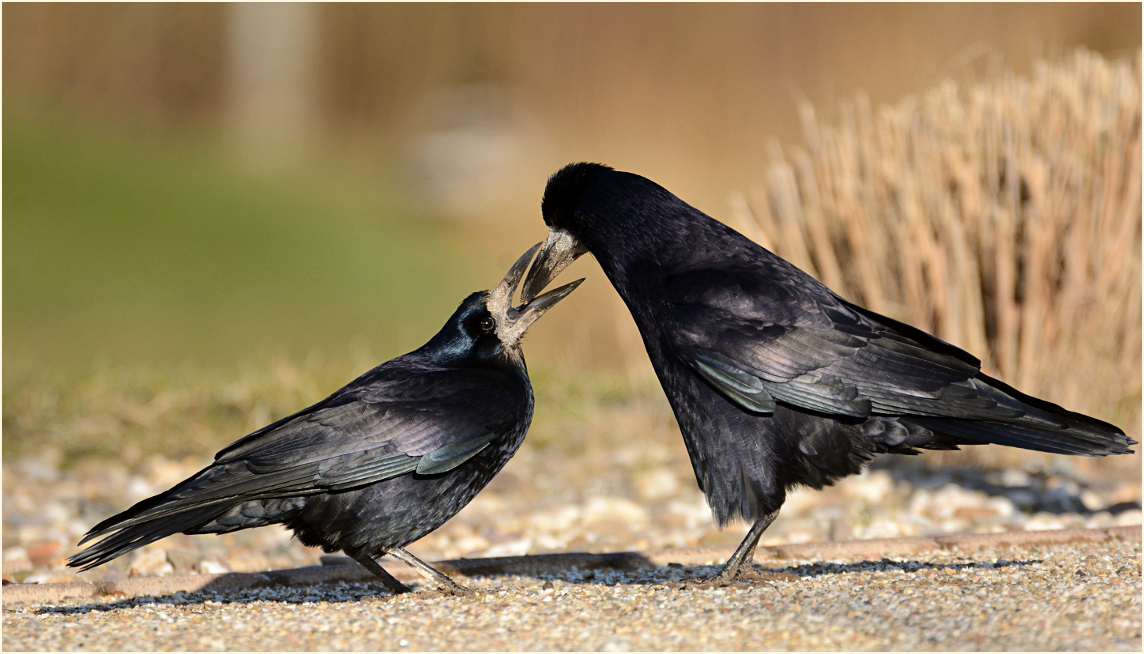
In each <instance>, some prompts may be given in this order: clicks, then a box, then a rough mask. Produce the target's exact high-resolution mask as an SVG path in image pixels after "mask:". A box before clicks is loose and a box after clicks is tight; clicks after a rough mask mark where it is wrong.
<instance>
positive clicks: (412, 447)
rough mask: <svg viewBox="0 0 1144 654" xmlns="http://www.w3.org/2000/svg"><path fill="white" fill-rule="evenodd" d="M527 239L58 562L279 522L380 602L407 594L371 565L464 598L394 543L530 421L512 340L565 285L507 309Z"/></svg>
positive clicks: (433, 523)
mask: <svg viewBox="0 0 1144 654" xmlns="http://www.w3.org/2000/svg"><path fill="white" fill-rule="evenodd" d="M539 247H540V244H539V243H537V244H536V245H535V246H533V247H532V248H531V249H530V250H529V251H528V252H526V253H525V254H524V255H523V256H522V257H521V258H520V259H519V260H518V261H517V262H516V264H515V265H513V267H512V269H510V270H509V272H508V274H507V275H506V276H505V278H504V280H503V281H501V283H500V285H499V286H497V288H496V289H495V290H493V291H491V292H490V291H481V292H477V293H473V294H472V295H470V296H469V297H467V298H466V299H465V300H464V301H463V302H462V303H461V305H460V307H458V308H457V310H456V312H455V313H454V314H453V315H452V317H450V318H449V321H448V322H447V323H445V326H444V328H442V329H441V331H440V332H438V333H437V335H436V336H434V337H433V338H432V339H430V340H429V342H428V343H426V344H425V345H423V346H422V347H420V348H419V349H417V350H414V351H413V352H410V353H409V354H405V355H403V356H399V357H397V358H396V359H393V360H391V361H388V362H386V363H383V364H382V365H380V366H378V367H376V368H374V369H373V370H370V371H369V372H367V373H365V374H364V375H362V376H361V377H358V378H357V379H356V380H354V381H353V382H350V383H349V384H348V385H347V386H345V387H344V388H342V389H341V390H339V391H337V392H336V393H334V394H333V395H331V396H329V397H327V398H326V399H324V400H322V401H321V402H318V403H317V404H315V405H313V406H311V407H309V408H307V409H303V410H302V411H299V412H298V413H295V414H294V415H291V416H287V417H285V418H282V419H281V420H279V421H277V422H275V423H273V424H270V425H267V426H266V427H263V428H262V429H259V430H258V431H256V432H254V433H252V434H250V435H248V436H246V437H244V438H241V439H239V440H238V441H235V442H234V443H232V444H230V445H229V446H227V447H226V448H224V449H223V450H222V451H221V452H219V453H218V454H216V455H215V460H214V463H212V464H210V465H209V466H207V467H206V468H204V469H203V470H201V471H199V472H198V473H196V474H195V475H193V476H192V477H190V478H189V479H187V480H185V481H183V482H182V483H180V484H178V485H176V486H175V487H174V488H172V489H170V490H168V491H166V492H165V493H160V494H159V495H156V496H155V497H152V498H149V499H146V500H143V501H142V502H139V503H138V504H136V505H135V506H133V507H131V508H130V509H128V510H126V511H124V512H123V513H120V514H119V515H116V516H113V517H111V518H108V519H107V520H104V521H103V522H101V523H99V524H98V525H96V526H95V527H94V528H92V530H91V531H89V532H88V533H87V535H86V536H84V538H83V540H82V541H80V545H82V544H83V543H85V542H87V541H89V540H91V539H92V538H96V537H99V536H104V538H103V540H100V541H99V542H98V543H96V544H94V545H91V546H90V547H88V548H87V549H85V550H83V551H82V552H79V553H78V554H76V555H74V556H72V557H71V559H70V560H69V562H68V565H69V566H71V567H78V568H82V569H84V570H87V569H89V568H92V567H95V566H97V565H100V564H103V563H106V562H107V561H110V560H111V559H114V558H116V557H118V556H121V555H123V554H126V553H127V552H130V551H132V550H135V549H137V548H139V547H143V546H144V545H147V544H148V543H152V542H154V541H156V540H159V539H160V538H165V537H166V536H170V535H172V534H176V533H184V534H208V533H216V534H224V533H227V532H231V531H237V530H239V529H249V528H251V527H261V526H264V525H271V524H282V525H285V526H286V527H287V528H289V529H292V530H293V531H294V534H295V536H297V538H298V539H299V540H300V541H301V542H302V543H304V544H306V545H309V546H318V547H321V548H322V549H323V550H324V551H326V552H333V551H336V550H342V551H344V552H345V553H346V554H348V555H350V556H351V557H353V558H354V559H355V560H356V561H357V562H358V563H360V564H362V565H363V566H365V567H366V568H367V569H368V570H370V571H371V572H373V573H374V574H375V575H377V576H378V577H379V578H380V579H381V581H382V582H383V583H384V584H385V585H386V586H387V587H388V588H389V589H390V590H391V591H393V592H394V593H402V592H407V591H408V590H409V588H407V587H406V586H405V585H403V584H402V583H401V582H399V581H398V580H397V579H395V578H393V577H392V576H391V575H390V574H389V573H387V572H386V571H385V570H384V569H383V568H382V567H381V566H380V565H379V564H378V563H377V561H376V560H375V557H380V556H382V555H384V554H387V553H388V554H392V555H393V556H395V557H396V558H398V559H400V560H402V561H404V562H406V563H408V564H409V565H411V566H413V567H414V568H416V569H417V570H418V571H419V572H421V573H422V574H423V575H425V576H426V577H428V578H430V579H432V580H434V581H435V582H436V583H437V584H438V585H439V586H441V588H442V589H443V590H446V591H448V592H453V593H464V592H467V589H465V588H464V587H462V586H460V585H458V584H457V583H456V582H454V581H453V580H451V579H449V577H447V576H445V575H443V574H442V573H440V572H438V571H437V570H434V569H433V568H432V567H430V566H429V565H428V564H426V563H424V562H422V561H421V560H420V559H417V558H416V557H414V556H413V555H412V554H410V553H409V552H408V551H406V550H405V549H404V548H405V546H406V545H408V544H409V543H412V542H413V541H415V540H417V539H419V538H421V537H422V536H424V535H426V534H428V533H429V532H431V531H433V530H434V529H436V528H438V527H440V526H441V525H442V524H444V522H445V521H446V520H448V519H449V518H451V517H453V515H455V514H456V513H457V512H458V511H460V510H461V509H462V508H463V507H464V506H465V505H466V504H468V503H469V501H470V500H472V499H473V497H474V496H475V495H476V494H477V492H479V491H480V490H481V489H482V488H484V487H485V485H486V484H488V483H489V481H490V480H491V479H492V478H493V477H494V476H495V475H496V474H497V473H498V472H500V470H501V468H502V467H504V465H505V463H507V462H508V460H509V458H511V457H512V455H513V454H515V453H516V450H517V448H519V447H520V444H521V442H522V441H523V440H524V435H525V433H526V432H527V431H528V426H529V424H530V423H531V422H532V404H533V397H532V385H531V384H530V383H529V379H528V370H527V369H526V367H525V363H524V356H523V353H522V352H521V348H520V341H521V338H522V337H523V336H524V332H525V330H527V329H528V327H529V325H531V324H532V323H533V322H535V321H536V320H537V319H538V318H540V316H541V315H543V314H544V312H546V311H548V310H549V309H551V308H552V306H553V305H555V304H556V303H557V302H559V301H560V300H561V299H563V298H564V297H565V296H567V295H568V294H569V293H571V292H572V291H573V290H574V289H575V288H576V287H577V286H579V284H580V282H582V281H584V280H582V279H581V280H578V281H575V282H573V283H571V284H568V285H566V286H562V287H560V288H559V289H556V290H554V291H551V292H549V293H545V294H544V295H542V296H540V297H537V298H535V299H533V300H532V301H531V302H529V303H527V305H525V306H521V307H519V308H517V307H513V306H512V296H513V294H514V293H515V292H516V288H517V286H518V284H519V283H520V279H521V277H523V275H524V270H525V268H526V267H527V266H528V262H529V261H530V260H531V259H532V256H533V254H535V253H536V250H537V248H539Z"/></svg>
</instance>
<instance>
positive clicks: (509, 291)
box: [486, 243, 584, 343]
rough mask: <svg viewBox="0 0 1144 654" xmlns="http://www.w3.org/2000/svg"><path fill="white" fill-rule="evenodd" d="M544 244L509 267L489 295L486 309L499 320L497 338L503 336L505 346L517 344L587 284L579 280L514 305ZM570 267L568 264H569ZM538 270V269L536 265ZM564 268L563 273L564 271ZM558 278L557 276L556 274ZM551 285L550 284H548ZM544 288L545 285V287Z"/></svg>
mask: <svg viewBox="0 0 1144 654" xmlns="http://www.w3.org/2000/svg"><path fill="white" fill-rule="evenodd" d="M540 245H541V244H540V243H537V244H536V245H534V246H532V247H531V248H529V249H528V251H527V252H525V253H524V254H522V255H521V256H520V258H519V259H517V260H516V263H514V264H513V265H512V268H509V271H508V273H507V274H505V276H504V279H502V280H501V283H500V284H497V287H496V288H494V289H493V290H492V291H491V292H490V293H489V299H488V303H487V304H486V306H487V307H488V310H489V312H490V313H492V314H493V316H494V317H496V318H497V336H499V337H500V339H501V341H502V342H504V343H516V342H518V341H519V340H520V338H521V337H522V336H524V332H525V331H527V330H528V328H529V326H530V325H532V323H534V322H536V321H537V320H539V319H540V317H541V316H543V315H544V314H545V312H547V311H548V310H549V309H551V308H552V307H554V306H555V305H556V303H557V302H559V301H560V300H563V299H564V298H565V297H567V296H568V294H569V293H571V292H572V291H574V290H576V287H577V286H579V285H580V283H581V282H583V281H584V280H583V279H577V280H576V281H574V282H572V283H571V284H565V285H564V286H561V287H559V288H555V289H552V290H551V291H548V292H547V293H545V294H543V295H541V296H539V297H533V298H530V301H523V296H522V304H521V306H519V307H514V306H513V305H512V296H513V295H515V294H516V289H517V287H518V286H519V285H520V280H521V278H522V277H523V276H524V271H525V269H526V268H527V267H528V262H529V261H531V260H532V255H534V254H536V250H537V249H539V248H540ZM565 265H567V264H565ZM533 267H534V268H535V266H533ZM563 268H564V266H561V267H560V268H559V269H558V271H557V272H559V270H563ZM553 276H555V275H553ZM545 284H547V282H545ZM543 287H544V286H543V285H541V288H543Z"/></svg>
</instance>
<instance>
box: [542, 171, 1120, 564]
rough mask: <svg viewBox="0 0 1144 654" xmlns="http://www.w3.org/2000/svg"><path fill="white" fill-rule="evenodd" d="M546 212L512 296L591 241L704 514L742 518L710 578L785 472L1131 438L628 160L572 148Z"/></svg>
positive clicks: (802, 476) (782, 488)
mask: <svg viewBox="0 0 1144 654" xmlns="http://www.w3.org/2000/svg"><path fill="white" fill-rule="evenodd" d="M541 211H542V213H543V217H544V222H545V224H547V225H548V228H549V231H548V238H547V241H546V242H545V245H544V250H543V251H542V252H541V254H540V256H538V257H537V259H536V261H534V262H533V264H532V268H531V269H530V270H529V273H528V278H527V279H526V281H525V283H524V288H523V291H522V294H521V297H522V298H523V300H524V301H526V302H527V301H528V300H529V299H530V298H532V297H534V296H535V295H536V294H537V293H538V292H539V291H540V290H541V289H543V288H544V287H545V286H546V285H547V284H548V282H549V281H551V280H552V279H553V278H554V277H555V276H556V275H557V274H559V273H560V271H561V270H563V269H564V268H565V267H566V266H567V265H568V264H570V263H571V262H572V261H573V260H575V259H576V258H577V257H579V256H581V255H583V254H584V253H586V252H591V253H592V254H593V255H594V256H595V258H596V261H597V262H598V263H599V264H600V267H601V268H603V270H604V273H605V274H606V275H607V276H608V279H609V280H611V282H612V285H613V286H615V288H616V291H617V292H618V293H619V294H620V297H622V298H623V300H624V302H625V303H626V304H627V306H628V309H629V310H630V311H631V314H632V317H633V318H634V319H635V322H636V325H637V326H638V327H639V330H640V334H641V335H642V336H643V341H644V345H645V347H646V348H647V351H648V355H649V356H650V357H651V362H652V365H653V366H654V368H655V371H656V374H657V375H658V377H659V381H660V384H661V385H662V386H663V390H664V392H665V393H666V395H667V399H668V401H669V402H670V404H671V408H672V410H673V411H674V412H675V417H676V419H677V421H678V422H679V427H680V430H681V431H682V433H683V439H684V442H685V443H686V444H687V451H688V454H689V455H690V457H691V465H692V467H693V468H694V470H695V477H696V480H697V481H698V482H699V488H700V489H701V490H702V491H703V493H704V494H705V495H706V497H707V502H708V504H709V505H710V506H711V509H712V512H713V514H714V518H715V521H716V523H717V524H719V526H723V525H724V524H726V523H727V522H729V521H732V520H736V519H740V518H741V519H745V520H747V521H749V522H751V523H752V527H751V529H750V532H749V533H748V534H747V537H746V538H745V539H744V540H743V542H742V544H741V545H740V546H739V548H738V549H737V550H736V552H735V554H734V555H733V556H732V557H731V559H730V560H728V561H727V564H726V565H725V566H724V567H723V569H722V570H721V571H720V572H719V573H718V574H717V575H715V576H714V577H712V578H711V579H710V580H709V581H710V582H714V583H719V584H725V583H729V582H731V581H733V580H735V579H737V578H739V577H741V576H746V575H748V574H750V572H749V571H750V570H751V559H752V557H753V555H754V550H755V546H756V545H757V544H758V541H759V537H760V536H761V535H762V533H763V530H765V529H766V528H767V526H768V525H770V524H771V522H772V521H773V520H774V519H775V517H776V516H777V515H778V511H779V508H780V507H781V506H782V504H783V501H784V500H785V498H786V493H787V491H788V490H789V489H791V488H793V487H797V486H800V485H801V486H809V487H811V488H816V489H818V488H822V487H823V486H827V485H830V484H832V483H833V482H835V481H836V480H838V479H840V478H842V477H845V476H847V475H852V474H856V473H858V472H860V471H861V469H862V467H863V465H865V464H866V463H867V462H868V461H870V460H871V458H873V456H874V455H875V454H878V453H882V452H890V453H894V454H918V450H919V449H939V450H940V449H957V447H958V446H959V445H976V444H982V443H995V444H998V445H1008V446H1011V447H1019V448H1024V449H1029V450H1039V451H1042V452H1055V453H1059V454H1079V455H1084V456H1104V455H1108V454H1125V453H1130V452H1131V451H1132V450H1129V449H1128V446H1129V445H1133V444H1135V441H1132V440H1130V439H1128V438H1127V437H1126V436H1125V435H1124V432H1122V431H1121V430H1120V429H1117V428H1116V427H1114V426H1113V425H1110V424H1108V423H1105V422H1101V421H1099V420H1095V419H1093V418H1090V417H1088V416H1084V415H1081V414H1079V413H1073V412H1070V411H1066V410H1064V409H1062V408H1061V407H1059V406H1057V405H1055V404H1052V403H1050V402H1046V401H1044V400H1040V399H1037V398H1035V397H1030V396H1028V395H1025V394H1023V393H1021V392H1019V391H1017V390H1015V389H1014V388H1012V387H1010V386H1008V385H1006V384H1004V383H1002V382H1000V381H998V380H996V379H993V378H991V377H989V376H988V375H985V374H982V372H981V362H980V361H979V360H978V359H977V358H975V357H974V356H973V355H971V354H969V353H967V352H965V351H963V350H961V349H959V348H957V347H954V346H953V345H950V344H949V343H946V342H944V341H942V340H940V339H938V338H936V337H934V336H931V335H930V334H927V333H925V332H923V331H922V330H920V329H917V328H914V327H911V326H909V325H906V324H904V323H901V322H898V321H896V320H891V319H890V318H887V317H885V316H881V315H878V314H876V313H874V312H872V311H868V310H866V309H863V308H862V307H859V306H857V305H855V304H853V303H850V302H847V301H846V300H844V299H842V298H841V297H839V296H838V295H836V294H834V293H833V292H832V291H831V290H830V289H828V288H827V287H826V286H823V285H822V284H821V283H819V282H818V281H817V280H815V279H814V278H813V277H811V276H810V275H807V274H806V273H804V272H802V271H801V270H799V269H798V268H796V267H794V266H793V265H791V264H790V263H788V262H787V261H784V260H783V259H781V258H779V257H777V256H775V255H774V254H772V253H771V252H768V251H767V250H765V249H764V248H762V247H759V246H758V245H756V244H755V243H753V242H752V241H750V240H748V239H747V238H745V237H743V236H742V235H740V234H739V233H737V232H735V231H734V230H732V229H731V228H729V227H727V226H725V225H723V224H722V223H719V222H718V221H716V220H714V219H712V218H710V217H708V216H706V215H705V214H703V213H702V212H700V211H698V210H696V209H695V208H693V207H691V206H689V205H688V204H686V203H684V202H683V201H682V200H680V199H679V198H677V197H675V196H674V195H672V194H671V193H669V192H668V191H667V190H665V189H664V188H662V187H660V186H659V185H657V184H655V183H654V182H652V181H650V180H648V179H645V178H643V177H640V176H638V175H633V174H630V173H624V172H619V171H616V170H613V169H611V168H608V167H606V166H602V165H599V164H589V163H578V164H571V165H569V166H566V167H564V168H563V169H561V170H559V171H558V172H556V174H554V175H553V176H552V177H551V178H550V179H549V180H548V185H547V187H546V188H545V191H544V199H543V202H542V205H541Z"/></svg>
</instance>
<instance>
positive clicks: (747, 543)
mask: <svg viewBox="0 0 1144 654" xmlns="http://www.w3.org/2000/svg"><path fill="white" fill-rule="evenodd" d="M778 516H779V512H778V511H775V512H774V513H768V514H766V515H764V516H763V517H761V518H759V519H758V520H756V521H755V524H754V525H752V526H751V530H750V531H748V532H747V537H746V538H744V539H743V542H742V543H739V548H738V549H736V550H735V553H734V554H732V555H731V558H729V559H727V563H726V564H724V565H723V568H722V569H721V570H720V571H719V572H716V573H715V574H714V575H712V576H710V577H708V578H706V579H703V580H702V581H700V582H699V584H698V585H699V587H701V588H719V587H721V586H730V585H731V584H733V583H735V582H736V581H741V580H744V579H747V578H751V577H754V578H756V579H757V578H758V575H756V574H755V572H754V570H752V569H751V562H752V561H753V560H754V558H755V547H757V546H758V544H759V538H760V537H761V536H762V535H763V532H764V531H766V530H767V527H770V526H771V523H772V522H774V521H775V518H777V517H778Z"/></svg>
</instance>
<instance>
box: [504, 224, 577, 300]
mask: <svg viewBox="0 0 1144 654" xmlns="http://www.w3.org/2000/svg"><path fill="white" fill-rule="evenodd" d="M587 251H588V249H587V248H586V247H584V245H583V244H582V243H581V242H580V241H579V239H577V238H576V237H575V236H572V235H571V234H569V233H568V232H566V231H565V230H563V229H556V228H553V227H550V228H548V238H547V239H545V241H544V249H543V250H541V251H540V256H538V257H537V258H536V261H533V262H532V268H530V269H529V271H528V277H527V278H526V279H525V282H524V289H523V290H522V291H521V292H520V300H521V302H525V303H528V302H531V301H532V299H533V298H534V297H536V295H537V294H538V293H540V292H541V291H543V290H544V287H545V286H548V284H549V282H551V281H552V280H553V279H556V276H557V275H559V274H560V273H561V271H563V270H564V269H565V268H567V267H568V266H569V265H571V263H572V262H573V261H575V260H576V259H577V258H579V257H580V256H581V255H583V254H584V253H586V252H587Z"/></svg>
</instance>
